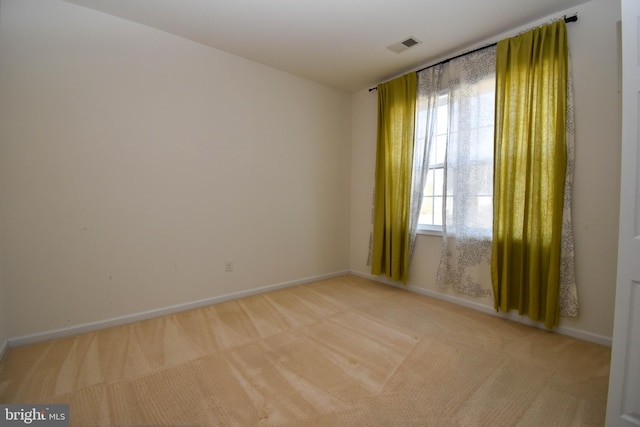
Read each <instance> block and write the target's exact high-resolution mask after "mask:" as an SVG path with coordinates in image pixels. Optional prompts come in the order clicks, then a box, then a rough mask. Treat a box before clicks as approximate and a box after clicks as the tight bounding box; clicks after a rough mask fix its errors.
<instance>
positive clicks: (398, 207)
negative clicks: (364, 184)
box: [371, 73, 416, 284]
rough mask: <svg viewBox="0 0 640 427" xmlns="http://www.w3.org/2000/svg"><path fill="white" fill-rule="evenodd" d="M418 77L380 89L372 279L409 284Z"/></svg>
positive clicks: (398, 79)
mask: <svg viewBox="0 0 640 427" xmlns="http://www.w3.org/2000/svg"><path fill="white" fill-rule="evenodd" d="M415 105H416V74H415V73H409V74H407V75H404V76H402V77H399V78H397V79H395V80H392V81H390V82H387V83H382V84H380V85H378V139H377V151H376V178H375V182H376V189H375V196H374V220H373V239H372V248H371V273H372V274H375V275H381V274H383V275H386V276H388V277H389V278H391V279H392V280H395V281H401V282H402V283H405V284H406V282H407V273H408V269H409V252H410V233H409V229H410V205H411V185H412V184H411V182H412V162H413V149H414V128H415Z"/></svg>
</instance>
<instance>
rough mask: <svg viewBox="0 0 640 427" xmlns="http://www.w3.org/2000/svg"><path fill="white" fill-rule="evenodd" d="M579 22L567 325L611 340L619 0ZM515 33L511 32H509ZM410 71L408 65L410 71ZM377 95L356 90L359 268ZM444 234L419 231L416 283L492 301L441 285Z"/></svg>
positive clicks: (354, 201)
mask: <svg viewBox="0 0 640 427" xmlns="http://www.w3.org/2000/svg"><path fill="white" fill-rule="evenodd" d="M576 11H577V13H578V17H579V21H578V22H577V23H573V24H569V25H568V33H569V34H568V37H569V47H570V51H571V55H572V61H573V66H574V86H575V121H576V126H577V129H576V174H575V190H574V194H573V203H574V211H573V222H574V229H575V241H576V270H577V271H576V274H577V281H578V292H579V302H580V305H581V313H580V315H579V317H578V318H563V319H562V321H561V326H562V327H564V328H568V329H574V330H578V331H583V332H586V333H588V334H594V335H597V336H601V337H608V338H610V337H611V335H612V330H613V304H614V294H615V281H616V263H617V260H616V253H617V241H618V211H619V180H620V165H619V163H620V159H619V156H620V134H619V128H620V125H619V120H620V106H619V105H620V96H619V66H618V64H619V57H618V49H619V47H618V30H617V23H618V21H619V20H620V4H619V1H617V0H592V1H591V2H589V3H586V4H584V5H582V6H580V7H578V8H576V9H574V10H571V11H567V12H568V14H569V13H571V12H576ZM505 36H507V35H505ZM407 71H408V70H407ZM376 102H377V98H376V93H375V92H371V93H369V92H368V91H367V90H363V91H362V92H359V93H357V94H354V96H353V102H352V111H353V130H352V135H353V138H352V144H353V145H352V158H353V162H352V171H351V172H352V175H351V183H352V184H351V192H352V198H351V269H352V270H353V271H355V272H360V273H363V274H368V273H369V271H370V270H369V267H367V265H366V260H367V251H368V242H369V232H370V230H371V221H370V218H371V197H372V188H373V178H374V177H373V173H374V163H375V138H376V108H377V107H376ZM440 242H441V239H440V238H439V237H436V236H419V237H418V240H417V243H416V249H415V254H414V259H413V262H412V266H411V270H410V274H409V284H410V285H413V286H415V287H417V288H418V289H425V290H428V291H432V292H436V293H439V294H441V295H445V296H446V297H453V298H459V299H460V301H463V302H465V303H466V302H471V303H472V304H474V303H475V304H480V305H481V306H484V307H492V304H493V303H492V300H491V299H483V300H476V299H474V298H471V297H463V296H460V295H454V294H453V293H452V292H451V291H449V290H443V289H439V288H438V287H437V286H435V269H436V268H437V264H438V259H439V256H440V253H439V250H440Z"/></svg>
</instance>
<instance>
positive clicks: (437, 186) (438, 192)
mask: <svg viewBox="0 0 640 427" xmlns="http://www.w3.org/2000/svg"><path fill="white" fill-rule="evenodd" d="M431 170H432V171H433V194H434V195H435V196H442V180H443V174H444V169H442V168H438V169H431Z"/></svg>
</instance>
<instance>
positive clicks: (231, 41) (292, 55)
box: [66, 0, 588, 92]
mask: <svg viewBox="0 0 640 427" xmlns="http://www.w3.org/2000/svg"><path fill="white" fill-rule="evenodd" d="M66 1H68V2H70V3H75V4H78V5H82V6H86V7H88V8H91V9H95V10H99V11H102V12H105V13H108V14H111V15H115V16H118V17H121V18H124V19H127V20H130V21H134V22H138V23H141V24H144V25H148V26H150V27H154V28H157V29H160V30H164V31H166V32H169V33H172V34H175V35H178V36H181V37H184V38H187V39H190V40H193V41H197V42H200V43H203V44H205V45H208V46H211V47H214V48H217V49H220V50H223V51H226V52H229V53H232V54H235V55H237V56H241V57H244V58H247V59H250V60H253V61H256V62H259V63H262V64H265V65H268V66H271V67H274V68H277V69H280V70H283V71H287V72H290V73H292V74H296V75H298V76H301V77H305V78H308V79H310V80H314V81H316V82H319V83H323V84H326V85H328V86H331V87H334V88H337V89H341V90H345V91H349V92H355V91H358V90H362V89H364V88H367V87H371V86H375V85H376V84H377V83H379V82H380V81H384V80H386V79H389V78H390V77H393V76H395V75H397V74H400V73H402V72H404V71H408V70H410V69H412V68H415V67H418V66H420V65H423V64H425V63H427V62H428V61H430V60H435V59H437V58H440V57H442V56H443V55H446V54H448V53H450V52H453V51H456V50H459V49H461V48H464V47H465V46H469V45H471V44H473V43H475V42H478V41H481V40H484V39H487V38H490V37H492V36H495V35H497V34H501V33H503V32H505V31H508V30H511V29H514V28H517V27H520V26H522V25H525V24H527V23H531V22H532V21H535V20H537V19H540V18H544V17H547V16H550V15H553V14H555V13H558V12H561V11H567V10H569V9H570V8H572V7H574V6H576V5H578V4H581V3H585V2H586V1H588V0H482V1H479V0H440V1H433V0H245V1H239V0H66ZM409 36H413V37H415V38H417V39H419V40H421V41H422V43H421V44H419V45H417V46H414V47H412V48H411V49H408V50H406V51H404V52H402V53H393V52H391V51H390V50H388V49H387V46H389V45H391V44H394V43H398V42H400V41H402V40H405V39H406V38H407V37H409Z"/></svg>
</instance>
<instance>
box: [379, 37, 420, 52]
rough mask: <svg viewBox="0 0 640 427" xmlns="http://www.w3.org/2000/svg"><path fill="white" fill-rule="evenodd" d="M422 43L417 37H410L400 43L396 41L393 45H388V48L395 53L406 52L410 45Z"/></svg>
mask: <svg viewBox="0 0 640 427" xmlns="http://www.w3.org/2000/svg"><path fill="white" fill-rule="evenodd" d="M420 43H422V42H421V41H420V40H418V39H417V38H415V37H408V38H407V39H406V40H403V41H401V42H398V43H394V44H392V45H391V46H387V49H389V50H390V51H392V52H395V53H400V52H404V51H405V50H407V49H409V48H410V47H413V46H415V45H417V44H420Z"/></svg>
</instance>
